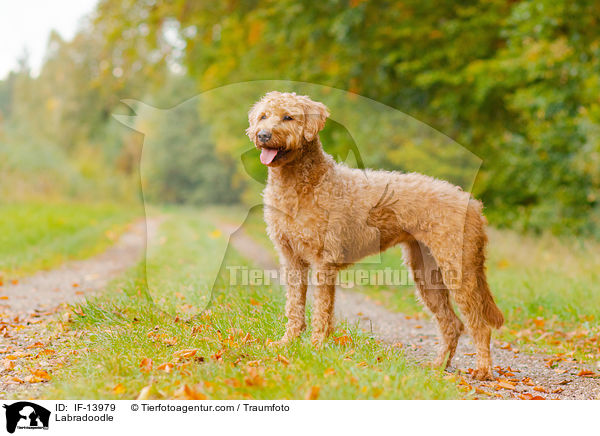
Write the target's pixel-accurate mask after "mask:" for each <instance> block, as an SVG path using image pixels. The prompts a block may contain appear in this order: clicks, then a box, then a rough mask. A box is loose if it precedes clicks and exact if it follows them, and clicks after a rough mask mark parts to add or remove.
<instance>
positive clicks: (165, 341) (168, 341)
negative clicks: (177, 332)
mask: <svg viewBox="0 0 600 436" xmlns="http://www.w3.org/2000/svg"><path fill="white" fill-rule="evenodd" d="M161 342H162V343H163V344H166V345H175V344H176V343H177V338H166V339H163V340H162V341H161Z"/></svg>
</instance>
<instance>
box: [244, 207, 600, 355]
mask: <svg viewBox="0 0 600 436" xmlns="http://www.w3.org/2000/svg"><path fill="white" fill-rule="evenodd" d="M246 228H247V229H248V234H249V235H251V236H252V237H254V238H255V239H256V240H257V242H259V243H260V244H261V245H262V246H264V247H268V245H269V241H268V238H267V237H266V233H265V225H264V223H263V222H262V218H261V217H260V215H259V214H256V215H253V216H251V218H250V219H249V221H248V222H247V223H246ZM489 235H490V243H489V259H488V263H487V265H488V279H489V283H490V287H491V289H492V292H493V293H494V296H495V298H496V301H497V303H498V305H499V306H500V308H501V309H502V311H503V312H504V315H505V318H506V324H505V326H504V327H503V328H502V329H501V330H500V331H499V332H498V333H497V334H496V337H498V338H499V339H500V340H502V341H505V342H507V343H509V344H505V345H504V346H507V347H509V346H510V347H517V349H522V350H524V351H540V350H541V351H544V352H546V353H548V354H551V353H553V354H559V355H560V354H561V353H562V354H566V355H571V356H573V357H575V358H577V359H580V360H584V361H595V360H600V326H599V323H598V321H599V313H600V312H599V310H598V308H599V307H600V243H598V242H593V241H582V240H577V239H571V240H566V239H559V238H556V237H552V236H549V235H545V236H542V237H533V236H527V235H521V234H518V233H516V232H512V231H508V230H502V231H500V230H495V229H489ZM355 268H356V267H355ZM360 268H361V269H366V270H374V269H378V270H381V269H385V268H391V269H401V270H404V267H403V262H402V251H401V249H400V248H399V247H395V248H393V249H391V250H389V251H387V252H385V253H383V254H381V257H380V258H378V259H377V260H376V258H370V259H368V262H367V263H363V264H361V265H360ZM353 290H355V291H357V292H361V293H363V294H365V295H367V296H368V297H369V298H371V299H373V300H375V301H378V302H381V303H382V304H383V305H385V306H386V307H388V308H389V309H391V310H394V311H397V312H402V313H405V314H407V315H409V316H413V317H419V318H421V317H425V318H426V317H429V315H428V314H427V313H426V312H425V311H424V309H423V306H422V305H421V304H420V303H419V302H418V301H417V299H416V298H415V294H414V285H413V284H412V283H409V284H408V285H407V286H400V287H392V286H356V287H354V288H353Z"/></svg>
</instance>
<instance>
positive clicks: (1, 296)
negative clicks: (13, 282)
mask: <svg viewBox="0 0 600 436" xmlns="http://www.w3.org/2000/svg"><path fill="white" fill-rule="evenodd" d="M0 300H8V297H7V296H6V295H0Z"/></svg>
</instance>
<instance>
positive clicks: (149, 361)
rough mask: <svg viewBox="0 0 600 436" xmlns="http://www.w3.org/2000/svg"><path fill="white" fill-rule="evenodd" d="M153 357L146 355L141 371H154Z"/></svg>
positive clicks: (141, 364) (141, 363)
mask: <svg viewBox="0 0 600 436" xmlns="http://www.w3.org/2000/svg"><path fill="white" fill-rule="evenodd" d="M152 364H153V362H152V359H150V358H148V357H144V358H143V359H142V361H141V362H140V371H142V372H150V371H152Z"/></svg>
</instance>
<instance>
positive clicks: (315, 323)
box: [311, 267, 337, 347]
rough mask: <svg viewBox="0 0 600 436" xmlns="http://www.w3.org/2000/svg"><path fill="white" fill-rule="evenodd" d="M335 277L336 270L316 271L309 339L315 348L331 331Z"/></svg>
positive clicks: (328, 268)
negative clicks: (311, 328) (311, 329)
mask: <svg viewBox="0 0 600 436" xmlns="http://www.w3.org/2000/svg"><path fill="white" fill-rule="evenodd" d="M336 277H337V270H336V269H334V268H331V267H325V268H318V269H317V274H316V279H317V283H316V285H317V286H316V289H315V302H314V307H313V320H312V327H313V331H312V337H311V340H312V343H313V344H314V345H315V346H317V347H320V346H321V345H323V343H324V342H325V339H327V336H328V335H329V333H331V332H332V330H333V308H334V303H335V279H336Z"/></svg>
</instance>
